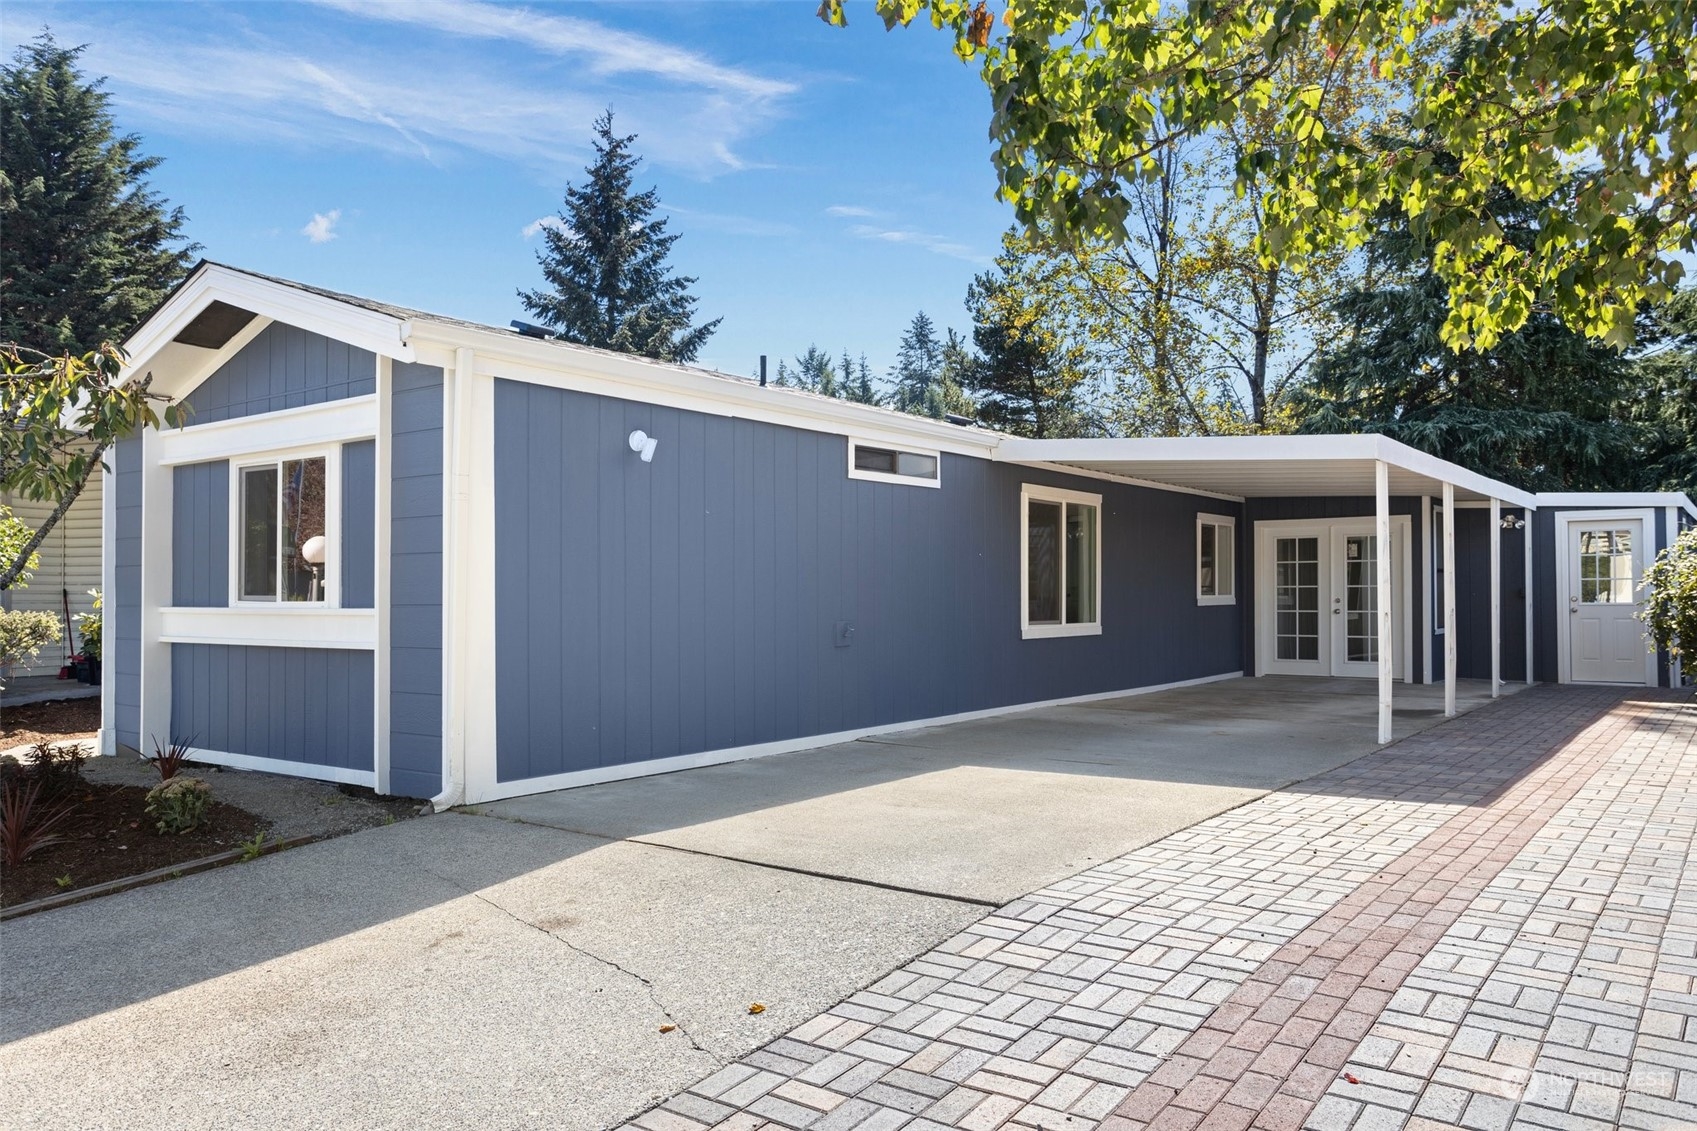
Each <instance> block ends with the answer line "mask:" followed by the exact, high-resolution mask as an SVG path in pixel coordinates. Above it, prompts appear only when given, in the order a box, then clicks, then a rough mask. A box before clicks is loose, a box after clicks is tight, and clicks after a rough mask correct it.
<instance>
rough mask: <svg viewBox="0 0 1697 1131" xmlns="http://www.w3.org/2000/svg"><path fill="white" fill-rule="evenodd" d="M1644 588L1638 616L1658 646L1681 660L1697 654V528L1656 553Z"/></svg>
mask: <svg viewBox="0 0 1697 1131" xmlns="http://www.w3.org/2000/svg"><path fill="white" fill-rule="evenodd" d="M1641 588H1642V589H1643V590H1644V610H1643V612H1641V613H1640V614H1639V615H1640V616H1641V617H1643V619H1644V624H1645V625H1646V626H1647V627H1648V628H1649V633H1650V639H1651V640H1653V641H1654V642H1655V645H1656V647H1658V648H1662V649H1665V650H1666V651H1667V652H1668V654H1669V655H1671V656H1673V657H1674V658H1675V659H1680V660H1683V659H1685V658H1686V657H1689V656H1692V655H1697V527H1693V528H1692V529H1690V530H1687V531H1686V532H1685V533H1684V534H1681V535H1680V536H1679V537H1678V538H1677V539H1675V540H1674V543H1673V545H1671V546H1669V547H1668V548H1667V549H1665V550H1663V551H1662V552H1661V553H1660V554H1658V555H1656V560H1655V562H1654V563H1652V564H1651V566H1650V568H1649V569H1647V570H1645V571H1644V583H1643V585H1642V586H1641ZM1685 666H1686V667H1687V668H1688V669H1690V668H1693V667H1694V666H1697V665H1692V664H1689V663H1687V664H1686V665H1685ZM1687 674H1691V673H1690V672H1689V671H1688V672H1687Z"/></svg>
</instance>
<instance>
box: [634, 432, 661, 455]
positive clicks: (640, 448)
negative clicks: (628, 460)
mask: <svg viewBox="0 0 1697 1131" xmlns="http://www.w3.org/2000/svg"><path fill="white" fill-rule="evenodd" d="M659 445H660V441H659V440H656V439H655V438H654V437H652V436H650V435H649V434H648V433H646V432H644V431H643V430H642V429H640V428H638V429H637V430H636V431H635V432H632V433H631V434H630V450H631V451H633V452H635V453H637V454H638V455H640V456H641V457H642V462H643V463H653V462H654V449H655V448H657V447H659Z"/></svg>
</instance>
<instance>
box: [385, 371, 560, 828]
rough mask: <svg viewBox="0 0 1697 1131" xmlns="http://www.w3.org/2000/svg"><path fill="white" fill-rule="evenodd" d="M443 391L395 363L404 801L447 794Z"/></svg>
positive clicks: (393, 468)
mask: <svg viewBox="0 0 1697 1131" xmlns="http://www.w3.org/2000/svg"><path fill="white" fill-rule="evenodd" d="M442 387H443V379H442V370H441V369H439V368H437V367H435V366H428V365H413V364H403V363H400V362H397V363H396V364H395V367H394V403H393V406H392V419H393V424H392V432H393V439H392V442H391V448H390V452H391V455H390V476H391V486H390V491H391V495H390V502H389V519H390V521H389V601H390V605H389V609H390V617H389V665H390V666H389V709H390V720H389V787H390V792H392V793H396V794H399V795H401V796H403V797H433V796H435V795H436V794H437V793H440V792H441V790H442ZM495 450H496V452H497V453H500V451H501V445H500V443H499V438H497V443H496V449H495ZM555 599H557V598H555Z"/></svg>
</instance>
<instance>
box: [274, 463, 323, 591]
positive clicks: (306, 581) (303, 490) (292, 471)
mask: <svg viewBox="0 0 1697 1131" xmlns="http://www.w3.org/2000/svg"><path fill="white" fill-rule="evenodd" d="M282 506H283V545H282V558H283V562H282V566H283V600H285V601H322V600H323V599H324V579H323V571H324V567H323V566H322V565H318V566H315V565H313V564H312V563H311V562H308V561H307V560H306V558H305V557H303V556H302V555H301V548H302V547H303V546H305V545H306V543H307V540H308V539H310V538H316V537H318V536H319V535H321V534H323V533H324V532H325V531H324V460H323V459H322V458H319V459H292V460H288V461H286V462H285V463H284V464H283V499H282Z"/></svg>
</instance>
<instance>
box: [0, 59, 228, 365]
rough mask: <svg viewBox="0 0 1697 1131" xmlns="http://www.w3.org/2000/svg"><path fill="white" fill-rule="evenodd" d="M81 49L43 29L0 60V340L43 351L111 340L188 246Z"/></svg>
mask: <svg viewBox="0 0 1697 1131" xmlns="http://www.w3.org/2000/svg"><path fill="white" fill-rule="evenodd" d="M82 51H83V49H82V48H81V47H73V48H65V47H60V46H59V45H58V44H57V43H56V42H54V40H53V36H52V34H51V33H49V32H46V31H43V32H42V33H41V35H39V36H37V37H36V39H35V40H34V41H33V42H31V43H28V44H25V45H23V46H20V47H19V48H18V49H17V51H16V52H15V53H14V54H13V56H12V61H11V62H10V63H9V64H7V65H5V66H4V67H0V227H3V228H4V230H5V238H4V239H3V240H0V340H5V341H8V342H13V343H16V344H17V345H20V346H23V347H25V348H27V349H32V350H39V351H41V352H44V353H53V354H77V355H81V354H85V353H88V352H90V351H92V350H94V349H96V348H97V347H99V346H100V345H101V344H102V343H103V342H118V341H121V340H123V338H124V337H125V336H126V335H127V334H129V332H130V331H131V330H133V329H135V327H136V325H137V324H138V323H140V321H141V320H142V318H143V317H145V316H146V315H147V313H148V312H149V311H151V310H152V309H153V308H154V307H155V306H157V305H158V304H159V302H160V301H161V300H162V299H163V298H164V297H165V295H166V293H167V292H168V291H170V289H171V288H172V287H174V286H175V285H176V284H177V283H178V282H180V281H181V280H182V278H183V277H184V275H186V274H187V272H188V269H189V267H190V266H191V264H192V263H193V259H194V255H195V253H196V252H197V251H199V245H197V244H190V243H187V242H186V241H185V240H184V238H183V234H182V229H183V225H184V223H185V217H184V215H183V210H182V209H181V208H172V207H170V206H169V205H168V204H167V203H166V201H165V200H164V199H163V198H162V197H161V196H160V195H159V194H158V193H156V192H155V191H154V190H153V189H152V188H151V187H150V185H149V184H148V180H147V177H148V174H149V173H151V172H152V171H153V170H154V169H156V168H158V166H159V163H160V161H161V160H162V159H161V158H159V157H148V156H145V155H143V154H142V152H141V139H140V138H139V137H137V136H136V135H135V134H123V135H120V134H119V133H118V132H117V126H116V124H115V123H114V122H113V119H112V113H111V107H110V102H111V96H110V95H109V94H108V93H107V92H106V91H105V90H104V89H103V86H104V80H95V81H92V82H91V81H89V80H88V79H87V78H86V77H85V76H84V75H83V73H82V71H81V70H80V69H79V68H78V66H77V57H78V56H79V55H81V54H82Z"/></svg>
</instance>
